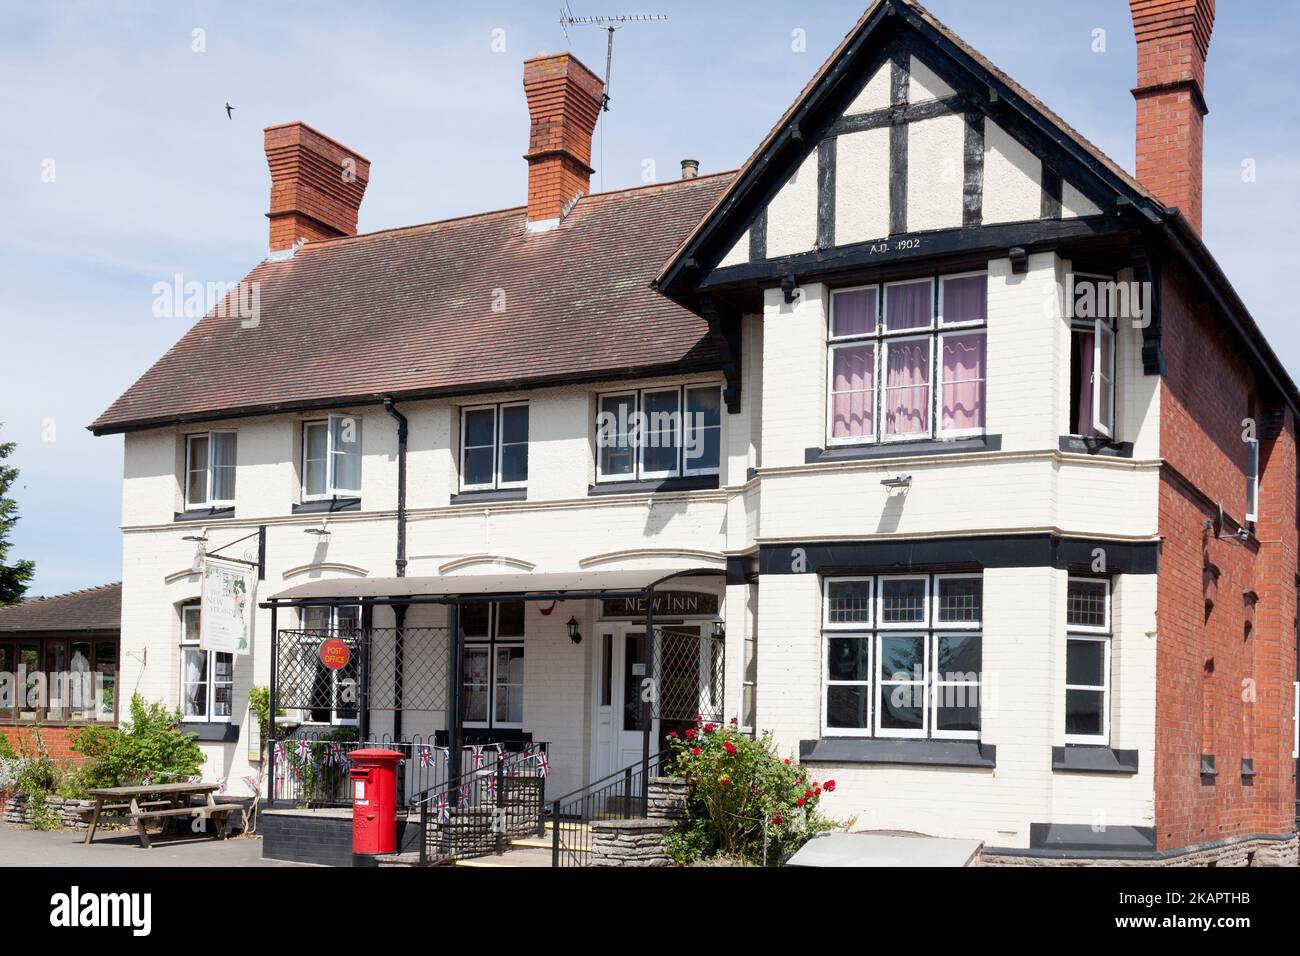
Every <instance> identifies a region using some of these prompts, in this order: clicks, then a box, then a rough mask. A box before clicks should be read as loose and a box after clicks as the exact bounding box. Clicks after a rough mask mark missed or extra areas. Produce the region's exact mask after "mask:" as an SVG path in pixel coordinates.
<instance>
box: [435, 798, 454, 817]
mask: <svg viewBox="0 0 1300 956" xmlns="http://www.w3.org/2000/svg"><path fill="white" fill-rule="evenodd" d="M434 806H435V808H436V809H437V811H438V820H439V822H441V823H446V822H447V821H448V820H450V819H451V808H450V807H448V806H447V795H446V794H443V795H442V796H440V797H439V798H438V802H437V803H436V804H434Z"/></svg>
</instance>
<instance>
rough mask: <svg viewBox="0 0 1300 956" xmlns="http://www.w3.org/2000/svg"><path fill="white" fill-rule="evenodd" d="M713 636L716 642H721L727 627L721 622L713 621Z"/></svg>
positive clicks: (725, 634)
mask: <svg viewBox="0 0 1300 956" xmlns="http://www.w3.org/2000/svg"><path fill="white" fill-rule="evenodd" d="M713 636H714V637H716V638H717V639H718V640H722V639H723V638H724V637H726V636H727V625H725V624H723V623H722V622H721V621H714V622H713Z"/></svg>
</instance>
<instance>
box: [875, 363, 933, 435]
mask: <svg viewBox="0 0 1300 956" xmlns="http://www.w3.org/2000/svg"><path fill="white" fill-rule="evenodd" d="M886 355H887V357H888V361H887V363H886V365H887V368H886V372H885V434H887V435H914V434H918V433H924V432H925V431H926V430H927V427H928V424H929V417H930V416H929V410H930V340H929V339H922V340H919V341H914V342H890V343H889V350H888V351H887V352H886Z"/></svg>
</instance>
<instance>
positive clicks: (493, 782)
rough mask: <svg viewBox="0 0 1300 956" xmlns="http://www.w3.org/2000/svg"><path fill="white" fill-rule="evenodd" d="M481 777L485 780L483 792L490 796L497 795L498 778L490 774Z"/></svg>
mask: <svg viewBox="0 0 1300 956" xmlns="http://www.w3.org/2000/svg"><path fill="white" fill-rule="evenodd" d="M480 779H482V781H483V793H484V794H485V795H486V796H487V797H489V798H491V797H495V796H496V795H497V778H496V777H494V776H492V775H491V774H488V775H487V776H486V777H482V778H480Z"/></svg>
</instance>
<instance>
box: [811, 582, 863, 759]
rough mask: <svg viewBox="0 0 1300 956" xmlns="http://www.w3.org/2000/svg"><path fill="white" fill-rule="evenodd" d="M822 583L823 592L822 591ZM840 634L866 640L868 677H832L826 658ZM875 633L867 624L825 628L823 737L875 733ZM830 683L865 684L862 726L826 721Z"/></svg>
mask: <svg viewBox="0 0 1300 956" xmlns="http://www.w3.org/2000/svg"><path fill="white" fill-rule="evenodd" d="M826 580H827V581H832V580H843V579H842V578H827V579H826ZM825 590H826V588H825V585H824V584H823V587H822V592H823V594H824V593H825ZM840 638H853V639H856V640H862V641H866V643H867V679H866V680H864V681H862V680H831V679H830V673H829V666H828V663H827V662H828V660H829V659H830V653H829V650H828V648H829V647H830V642H831V641H833V640H836V639H840ZM875 667H876V635H875V632H874V631H872V630H871V629H869V628H866V629H864V628H862V627H859V628H858V629H857V630H851V631H848V630H846V631H842V630H838V629H828V630H825V631H823V633H822V662H821V669H822V679H821V685H822V702H821V727H822V736H823V737H873V736H876V733H875V730H876V723H875V721H876V679H875ZM832 687H863V688H866V695H865V696H866V701H867V725H866V726H865V727H831V726H830V725H829V724H828V723H827V722H826V707H827V704H829V703H830V688H832Z"/></svg>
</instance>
